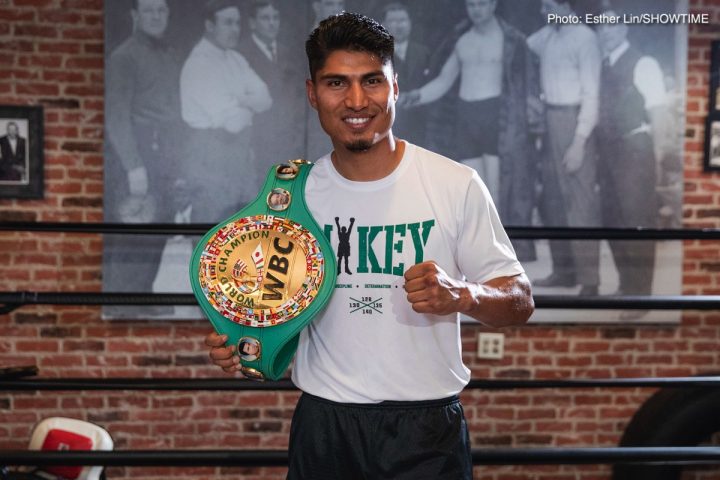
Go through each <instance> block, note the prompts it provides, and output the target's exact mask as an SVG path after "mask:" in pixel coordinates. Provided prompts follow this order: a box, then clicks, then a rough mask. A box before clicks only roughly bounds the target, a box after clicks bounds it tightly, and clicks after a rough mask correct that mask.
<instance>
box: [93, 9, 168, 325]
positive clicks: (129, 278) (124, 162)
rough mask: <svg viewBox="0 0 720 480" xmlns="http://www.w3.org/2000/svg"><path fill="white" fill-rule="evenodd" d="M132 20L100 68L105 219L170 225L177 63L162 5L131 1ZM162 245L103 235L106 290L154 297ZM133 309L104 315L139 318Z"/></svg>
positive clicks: (154, 240)
mask: <svg viewBox="0 0 720 480" xmlns="http://www.w3.org/2000/svg"><path fill="white" fill-rule="evenodd" d="M130 14H131V16H132V20H133V33H132V35H131V36H130V37H129V38H127V39H126V40H125V41H124V42H123V43H122V44H120V45H119V46H118V47H117V48H116V49H115V50H114V51H113V52H112V54H111V55H110V56H109V58H108V62H107V69H106V75H107V94H106V98H105V101H106V109H105V119H106V120H105V122H106V123H105V127H106V134H107V140H108V141H107V142H106V149H107V152H106V153H107V155H106V158H107V162H106V165H105V205H106V208H105V215H106V220H107V221H110V222H172V221H173V216H174V213H175V208H174V207H175V205H174V199H175V190H174V189H175V181H176V179H177V177H176V172H177V171H178V167H179V164H178V156H179V152H180V151H181V149H180V148H179V145H178V142H179V140H180V139H181V138H182V133H181V126H182V124H181V122H180V121H179V119H180V96H179V90H178V78H179V76H180V59H179V58H178V55H177V53H176V52H175V50H174V49H173V48H172V47H171V46H170V45H168V44H167V42H166V41H165V32H166V30H167V26H168V18H169V15H170V10H169V8H168V5H167V2H166V0H134V1H133V5H132V10H131V12H130ZM165 240H166V238H165V237H161V236H158V237H152V236H141V237H138V238H133V239H131V240H128V239H127V237H120V238H118V237H113V236H108V237H106V246H105V252H106V259H105V262H106V266H107V271H106V272H104V276H103V278H104V287H105V288H106V289H107V290H109V291H114V292H122V291H146V292H149V291H152V282H153V279H154V278H155V275H156V272H157V269H158V265H159V262H160V258H161V254H162V247H163V245H164V244H165ZM132 310H133V307H122V308H116V307H108V308H107V310H106V311H107V312H110V311H114V312H116V313H115V314H117V315H137V313H133V312H132ZM135 310H137V312H138V313H151V312H153V311H155V312H157V313H160V312H161V311H163V310H165V311H167V310H170V309H168V308H161V307H138V308H136V309H135ZM113 315H114V314H113Z"/></svg>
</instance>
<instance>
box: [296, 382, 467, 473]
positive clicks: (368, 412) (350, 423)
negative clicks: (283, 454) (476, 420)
mask: <svg viewBox="0 0 720 480" xmlns="http://www.w3.org/2000/svg"><path fill="white" fill-rule="evenodd" d="M287 479H288V480H325V479H327V480H337V479H343V480H361V479H362V480H382V479H413V480H423V479H427V480H431V479H432V480H443V479H447V480H469V479H472V457H471V454H470V439H469V436H468V429H467V423H466V422H465V415H464V413H463V408H462V405H460V400H459V399H458V398H457V397H456V396H455V397H451V398H444V399H440V400H429V401H423V402H382V403H379V404H355V403H353V404H347V403H337V402H332V401H329V400H325V399H323V398H319V397H316V396H313V395H310V394H307V393H303V395H302V396H301V397H300V400H299V401H298V404H297V407H296V409H295V415H294V416H293V420H292V427H291V429H290V468H289V470H288V476H287Z"/></svg>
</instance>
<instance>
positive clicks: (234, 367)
mask: <svg viewBox="0 0 720 480" xmlns="http://www.w3.org/2000/svg"><path fill="white" fill-rule="evenodd" d="M227 340H228V336H227V335H218V334H217V333H216V332H212V333H210V334H208V335H207V336H206V337H205V345H207V346H208V347H210V354H209V356H210V359H211V360H212V362H213V363H214V364H215V365H217V366H218V367H220V368H222V369H223V370H224V371H226V372H229V373H230V372H237V371H238V370H240V358H239V357H238V356H237V355H235V345H229V346H227V347H226V346H225V342H227Z"/></svg>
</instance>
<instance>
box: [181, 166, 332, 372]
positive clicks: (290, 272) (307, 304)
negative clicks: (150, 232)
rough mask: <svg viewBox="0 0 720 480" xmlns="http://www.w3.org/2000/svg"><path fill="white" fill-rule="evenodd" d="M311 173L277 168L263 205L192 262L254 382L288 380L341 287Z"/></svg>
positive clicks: (217, 324)
mask: <svg viewBox="0 0 720 480" xmlns="http://www.w3.org/2000/svg"><path fill="white" fill-rule="evenodd" d="M311 167H312V165H311V164H310V163H308V162H306V161H304V160H293V161H291V162H289V163H287V164H284V165H276V166H274V167H272V168H271V169H270V171H269V172H268V176H267V179H266V180H265V184H264V186H263V188H262V190H261V191H260V194H259V195H258V197H257V198H256V199H255V201H253V202H252V203H251V204H250V205H248V206H246V207H245V208H243V209H242V210H240V211H239V212H238V213H236V214H235V215H233V216H232V217H230V218H229V219H227V220H225V221H223V222H221V223H220V224H218V225H216V226H215V227H213V228H212V229H211V230H210V231H209V232H208V233H207V234H205V236H204V237H203V238H202V240H201V241H200V243H199V244H198V245H197V247H195V250H194V252H193V255H192V260H191V262H190V281H191V284H192V289H193V293H194V294H195V296H196V297H197V299H198V303H199V304H200V308H202V310H203V312H205V315H206V316H207V317H208V319H209V320H210V322H212V324H213V327H214V328H215V330H216V331H217V332H218V333H219V334H221V335H222V334H224V335H227V336H228V345H235V346H236V347H237V354H238V355H239V356H240V362H241V365H242V368H241V371H242V372H243V374H245V376H247V377H249V378H252V379H256V380H263V379H265V378H270V379H272V380H277V379H278V378H280V377H281V376H282V375H283V373H284V372H285V370H286V369H287V366H288V364H289V363H290V361H291V360H292V357H293V355H294V354H295V350H296V349H297V345H298V339H299V335H300V331H301V330H302V329H303V328H304V327H305V326H306V325H307V324H308V323H310V321H311V320H312V318H313V317H314V316H315V314H317V313H318V311H320V309H322V308H323V306H325V304H326V303H327V301H328V300H329V299H330V294H331V293H332V291H333V288H334V287H335V279H336V276H337V273H336V268H337V267H336V262H335V255H334V254H333V251H332V247H331V246H330V243H329V242H328V240H327V238H326V237H325V235H324V233H323V231H322V230H321V229H320V227H319V226H318V224H317V223H316V222H315V220H314V219H313V217H312V215H311V214H310V212H309V211H308V208H307V205H306V203H305V183H306V181H307V177H308V174H309V173H310V169H311Z"/></svg>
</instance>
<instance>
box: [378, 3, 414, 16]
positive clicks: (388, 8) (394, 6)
mask: <svg viewBox="0 0 720 480" xmlns="http://www.w3.org/2000/svg"><path fill="white" fill-rule="evenodd" d="M396 10H402V11H404V12H407V13H408V15H409V14H410V10H409V9H408V6H407V5H405V4H404V3H402V2H390V3H388V4H387V5H385V6H384V7H383V8H382V10H381V11H380V13H381V15H380V17H379V18H382V19H385V17H386V16H387V14H388V12H394V11H396Z"/></svg>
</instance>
